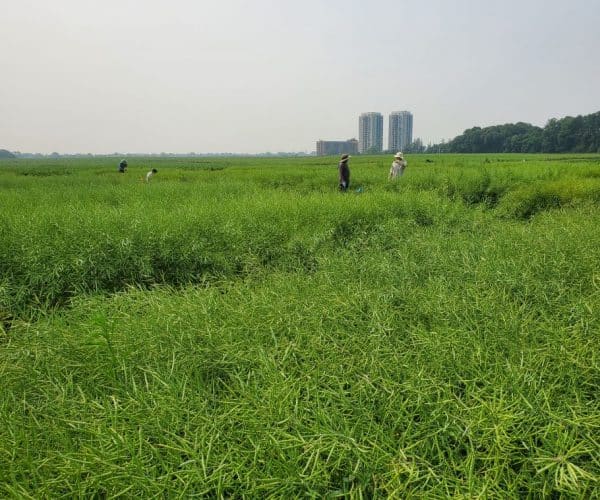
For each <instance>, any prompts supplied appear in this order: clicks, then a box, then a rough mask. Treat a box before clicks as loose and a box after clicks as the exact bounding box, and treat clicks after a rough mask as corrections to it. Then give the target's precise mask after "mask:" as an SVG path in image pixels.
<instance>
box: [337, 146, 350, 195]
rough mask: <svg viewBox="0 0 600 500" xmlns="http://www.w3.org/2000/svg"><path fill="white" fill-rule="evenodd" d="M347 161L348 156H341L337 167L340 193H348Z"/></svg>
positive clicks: (348, 170)
mask: <svg viewBox="0 0 600 500" xmlns="http://www.w3.org/2000/svg"><path fill="white" fill-rule="evenodd" d="M349 159H350V155H346V154H345V155H342V157H341V158H340V163H339V165H338V171H339V174H340V191H348V188H349V187H350V168H349V167H348V160H349Z"/></svg>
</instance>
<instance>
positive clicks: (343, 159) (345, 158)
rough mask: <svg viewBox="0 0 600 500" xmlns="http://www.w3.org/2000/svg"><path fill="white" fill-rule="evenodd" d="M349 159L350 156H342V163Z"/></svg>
mask: <svg viewBox="0 0 600 500" xmlns="http://www.w3.org/2000/svg"><path fill="white" fill-rule="evenodd" d="M348 158H350V155H342V157H341V158H340V161H348Z"/></svg>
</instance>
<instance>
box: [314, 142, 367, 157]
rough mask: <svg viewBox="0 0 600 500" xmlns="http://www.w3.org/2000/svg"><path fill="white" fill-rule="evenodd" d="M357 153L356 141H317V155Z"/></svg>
mask: <svg viewBox="0 0 600 500" xmlns="http://www.w3.org/2000/svg"><path fill="white" fill-rule="evenodd" d="M356 153H358V141H357V140H356V139H348V140H347V141H317V155H319V156H324V155H342V154H349V155H352V154H356Z"/></svg>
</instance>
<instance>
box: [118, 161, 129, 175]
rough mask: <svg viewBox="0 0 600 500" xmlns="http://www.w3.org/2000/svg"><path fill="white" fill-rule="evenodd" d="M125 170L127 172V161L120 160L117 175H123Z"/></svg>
mask: <svg viewBox="0 0 600 500" xmlns="http://www.w3.org/2000/svg"><path fill="white" fill-rule="evenodd" d="M125 170H127V160H121V163H119V173H120V174H124V173H125Z"/></svg>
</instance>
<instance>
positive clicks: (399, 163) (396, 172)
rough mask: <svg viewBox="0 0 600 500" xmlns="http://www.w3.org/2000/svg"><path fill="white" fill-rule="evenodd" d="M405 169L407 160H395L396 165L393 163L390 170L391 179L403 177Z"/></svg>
mask: <svg viewBox="0 0 600 500" xmlns="http://www.w3.org/2000/svg"><path fill="white" fill-rule="evenodd" d="M405 168H406V160H394V163H392V167H391V168H390V179H395V178H396V177H398V176H402V174H403V173H404V169H405Z"/></svg>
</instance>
